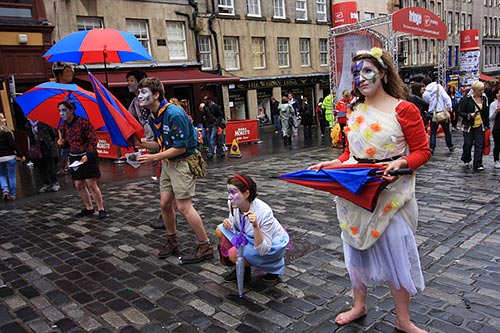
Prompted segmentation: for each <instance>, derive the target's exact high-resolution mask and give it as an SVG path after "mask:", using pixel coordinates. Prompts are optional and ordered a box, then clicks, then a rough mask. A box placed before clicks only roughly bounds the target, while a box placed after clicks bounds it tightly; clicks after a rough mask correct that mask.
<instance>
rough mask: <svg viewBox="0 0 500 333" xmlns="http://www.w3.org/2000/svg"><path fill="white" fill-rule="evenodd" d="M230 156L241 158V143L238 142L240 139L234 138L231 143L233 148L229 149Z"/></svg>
mask: <svg viewBox="0 0 500 333" xmlns="http://www.w3.org/2000/svg"><path fill="white" fill-rule="evenodd" d="M229 157H236V158H241V153H240V145H239V144H238V139H233V142H232V143H231V150H230V151H229Z"/></svg>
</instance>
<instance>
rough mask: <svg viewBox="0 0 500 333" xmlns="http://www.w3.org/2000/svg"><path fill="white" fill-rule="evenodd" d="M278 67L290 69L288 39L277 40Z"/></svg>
mask: <svg viewBox="0 0 500 333" xmlns="http://www.w3.org/2000/svg"><path fill="white" fill-rule="evenodd" d="M278 67H282V68H283V67H290V53H289V48H288V38H278Z"/></svg>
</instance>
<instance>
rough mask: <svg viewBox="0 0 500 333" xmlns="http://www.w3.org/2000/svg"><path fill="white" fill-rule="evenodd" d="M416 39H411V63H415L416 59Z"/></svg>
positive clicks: (417, 51)
mask: <svg viewBox="0 0 500 333" xmlns="http://www.w3.org/2000/svg"><path fill="white" fill-rule="evenodd" d="M418 53H419V50H418V39H414V40H413V41H412V48H411V64H412V65H416V64H417V61H418Z"/></svg>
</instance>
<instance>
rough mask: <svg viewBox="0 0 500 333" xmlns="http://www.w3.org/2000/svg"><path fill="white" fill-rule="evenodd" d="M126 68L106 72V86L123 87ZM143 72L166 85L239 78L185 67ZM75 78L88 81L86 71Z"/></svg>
mask: <svg viewBox="0 0 500 333" xmlns="http://www.w3.org/2000/svg"><path fill="white" fill-rule="evenodd" d="M128 70H129V69H127V70H123V71H120V72H117V71H113V72H108V86H109V87H125V86H127V80H126V78H125V75H126V74H127V71H128ZM145 72H146V73H147V74H148V76H150V77H157V78H159V79H160V80H161V82H162V83H163V84H167V85H180V84H200V83H234V82H238V81H239V80H240V79H239V78H238V77H229V76H223V75H218V74H212V73H207V72H202V71H200V70H198V69H197V68H187V69H179V68H176V69H154V68H153V69H147V70H145ZM92 74H94V76H96V77H97V79H98V80H99V81H101V82H106V76H105V74H104V73H102V72H101V73H95V72H92ZM75 78H77V79H80V80H83V81H90V80H89V77H88V75H87V73H77V74H75Z"/></svg>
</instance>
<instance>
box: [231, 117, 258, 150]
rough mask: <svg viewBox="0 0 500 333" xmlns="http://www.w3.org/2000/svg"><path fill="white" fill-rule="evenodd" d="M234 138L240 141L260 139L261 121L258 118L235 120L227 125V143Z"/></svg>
mask: <svg viewBox="0 0 500 333" xmlns="http://www.w3.org/2000/svg"><path fill="white" fill-rule="evenodd" d="M233 139H237V140H238V142H239V143H242V142H254V141H259V123H258V121H257V120H233V121H228V122H227V125H226V145H230V144H231V142H233Z"/></svg>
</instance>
